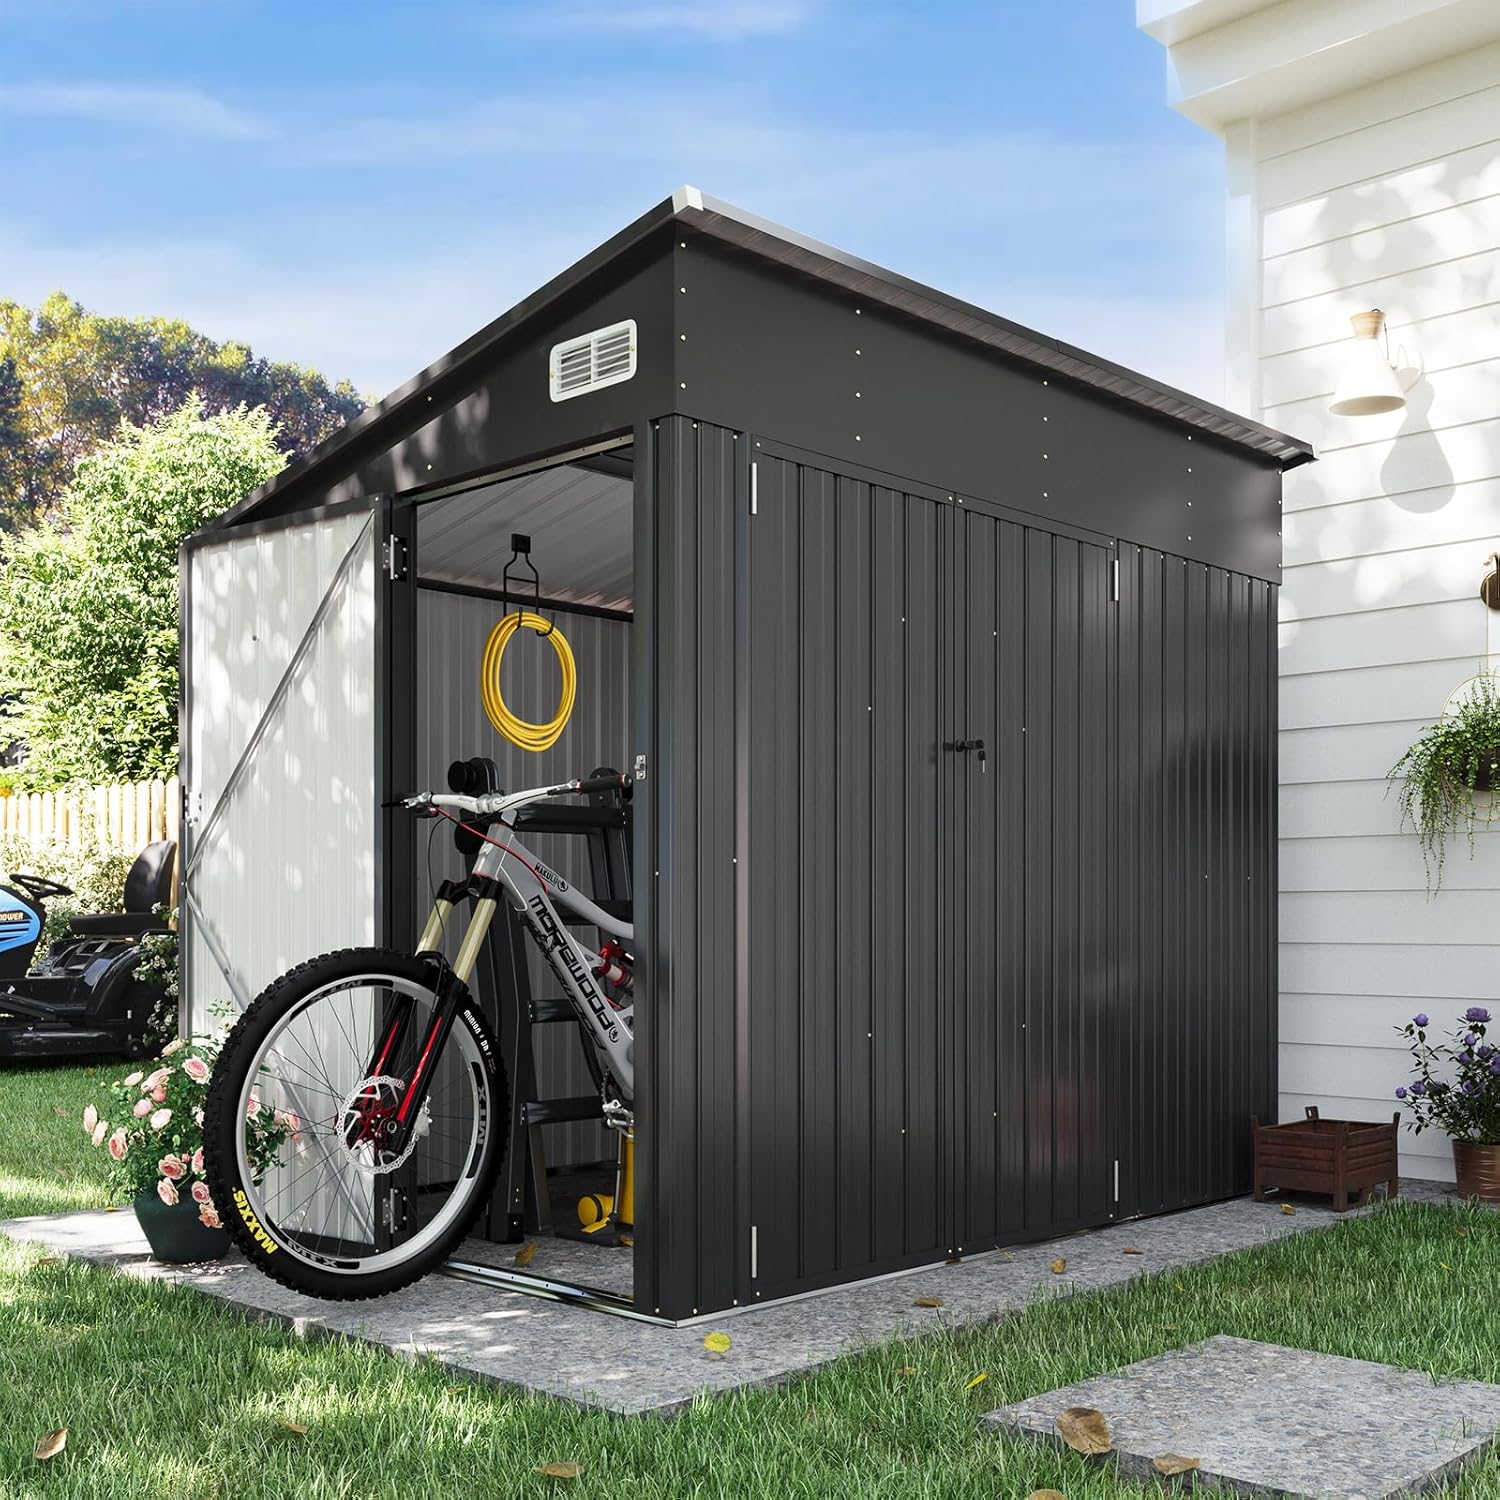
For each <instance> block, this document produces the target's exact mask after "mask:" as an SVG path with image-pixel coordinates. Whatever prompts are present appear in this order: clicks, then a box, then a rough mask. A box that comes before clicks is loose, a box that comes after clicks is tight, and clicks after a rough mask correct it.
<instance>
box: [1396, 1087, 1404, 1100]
mask: <svg viewBox="0 0 1500 1500" xmlns="http://www.w3.org/2000/svg"><path fill="white" fill-rule="evenodd" d="M1396 1097H1397V1098H1398V1099H1404V1098H1406V1090H1405V1089H1404V1088H1400V1089H1397V1090H1396Z"/></svg>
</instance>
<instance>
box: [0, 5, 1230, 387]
mask: <svg viewBox="0 0 1500 1500" xmlns="http://www.w3.org/2000/svg"><path fill="white" fill-rule="evenodd" d="M1133 12H1134V5H1133V3H1132V0H1029V3H1025V4H1020V3H1015V0H991V3H988V4H979V3H963V0H928V3H920V0H910V3H904V4H898V3H894V0H891V3H883V0H865V3H855V0H717V3H689V0H555V3H551V4H540V3H538V4H519V3H514V4H513V3H500V0H491V3H479V0H316V3H309V0H293V3H284V0H211V3H204V0H190V3H187V0H45V3H41V0H0V160H3V161H4V163H5V177H6V191H5V211H4V215H3V217H0V296H9V297H14V298H17V299H19V300H21V301H24V302H28V303H33V302H35V301H36V300H37V299H38V298H40V297H41V296H43V295H44V294H45V293H46V292H47V291H49V290H51V289H54V288H62V289H64V290H66V291H67V292H68V293H70V294H71V295H72V296H74V297H77V298H78V299H79V300H81V301H83V302H85V303H86V304H87V305H89V306H91V307H96V308H98V309H100V310H101V311H107V312H119V313H132V314H139V313H161V314H171V315H175V316H180V317H184V318H187V319H189V320H190V321H192V322H193V323H194V324H196V325H197V326H199V327H201V328H202V329H204V330H205V331H206V332H208V333H210V334H212V335H214V336H215V337H219V338H224V337H239V338H243V339H247V340H248V341H249V342H250V343H251V344H253V345H254V347H255V348H256V350H257V352H260V353H264V354H268V355H273V356H275V357H278V358H284V359H295V360H298V361H300V362H302V363H306V364H313V365H316V366H318V367H319V368H320V369H322V370H323V371H324V372H325V373H326V374H328V375H330V376H343V375H348V376H350V377H351V378H352V379H354V380H355V382H356V383H357V384H358V385H359V386H360V388H361V389H363V390H365V391H366V392H368V393H371V394H380V393H383V392H384V391H385V390H387V389H388V388H389V387H391V386H392V385H394V384H396V383H398V382H399V381H401V380H403V379H405V378H406V377H407V376H409V375H411V374H413V373H414V372H415V371H416V370H417V369H419V368H420V367H421V366H422V365H424V364H426V363H428V362H429V361H430V360H431V359H433V358H434V357H436V356H437V355H439V354H441V353H442V352H443V351H444V350H446V349H448V348H450V347H451V346H452V345H453V344H455V343H457V342H458V341H459V340H460V339H461V338H463V337H464V336H466V335H467V334H469V333H470V332H472V331H473V330H474V329H475V328H477V327H479V326H480V325H481V324H483V323H485V322H487V321H488V320H489V319H490V318H492V317H494V316H495V315H496V314H497V313H499V312H501V311H503V310H504V309H505V308H506V307H508V306H509V305H510V304H511V303H513V302H515V301H517V300H518V299H519V298H520V297H522V296H524V295H525V294H526V293H527V292H529V291H531V290H533V289H534V288H535V287H536V286H538V285H540V284H541V283H542V282H543V281H545V280H547V279H548V278H549V277H550V276H552V275H553V274H555V273H556V272H557V271H558V270H560V269H562V268H563V267H564V266H566V265H567V264H568V263H569V262H571V261H572V260H574V259H576V258H577V257H578V256H579V255H581V254H583V253H584V252H585V251H587V250H589V249H590V248H592V247H593V246H594V245H595V244H597V243H598V242H599V241H600V240H602V239H604V238H606V237H607V236H608V235H609V234H611V233H613V232H614V230H616V229H618V228H619V227H621V226H622V225H623V224H624V223H626V222H627V221H628V220H630V219H632V218H634V217H635V216H636V215H637V214H639V213H640V212H642V211H643V210H644V209H645V208H646V207H648V206H649V205H650V204H652V203H655V202H656V201H658V200H659V199H661V198H663V197H665V196H666V195H667V193H668V192H670V191H671V189H672V188H674V187H676V186H677V185H679V184H681V183H684V182H690V183H693V184H695V185H696V186H698V187H701V188H702V189H703V190H704V191H706V192H709V193H712V194H714V195H716V196H718V197H721V198H727V199H729V200H730V201H732V202H735V203H739V204H741V205H742V206H743V207H746V208H748V209H751V210H753V211H754V212H756V213H760V214H763V215H765V216H767V217H769V218H772V219H777V220H780V221H782V222H783V223H786V224H789V225H791V226H792V227H794V228H796V229H798V230H801V231H802V232H804V233H806V234H811V235H815V236H817V237H819V238H821V239H825V240H829V241H831V242H833V243H834V244H837V245H839V246H841V247H843V248H845V249H848V250H851V251H854V252H855V253H857V254H860V255H863V256H865V257H867V258H869V259H871V260H875V261H878V262H881V263H883V264H885V265H888V266H890V267H892V268H893V269H895V270H898V271H901V272H903V273H904V274H906V275H909V276H913V277H916V278H918V279H920V280H924V281H928V282H931V283H933V284H935V285H937V286H940V287H942V288H944V289H945V290H947V291H950V292H954V293H956V294H958V295H960V296H964V297H967V298H969V299H971V300H973V301H975V302H979V303H981V304H983V305H985V306H988V307H992V308H994V309H995V310H997V311H999V312H1002V313H1004V314H1006V315H1007V316H1009V317H1013V318H1015V319H1017V320H1019V321H1021V322H1024V323H1029V324H1032V325H1033V326H1035V327H1038V328H1040V329H1042V330H1043V331H1045V332H1047V333H1051V334H1055V335H1057V336H1059V337H1062V338H1066V339H1069V340H1071V341H1073V342H1075V343H1080V344H1083V345H1085V346H1086V347H1089V348H1092V349H1095V350H1097V351H1098V352H1100V353H1103V354H1106V355H1108V356H1111V357H1113V358H1115V359H1119V360H1121V361H1123V362H1125V363H1127V364H1131V365H1134V366H1136V367H1138V368H1141V369H1145V370H1147V371H1148V372H1150V373H1152V374H1155V375H1158V376H1160V377H1162V378H1164V379H1166V380H1169V381H1172V382H1173V383H1175V384H1180V385H1185V386H1188V387H1190V388H1192V389H1194V390H1196V391H1198V392H1200V393H1201V394H1203V395H1205V396H1208V397H1211V398H1217V397H1218V396H1219V395H1220V392H1221V379H1220V369H1219V365H1220V351H1221V348H1222V333H1221V325H1222V318H1221V312H1220V305H1221V304H1220V296H1221V286H1222V261H1223V252H1222V223H1223V219H1222V207H1221V205H1222V196H1221V185H1220V183H1221V169H1220V148H1219V145H1218V143H1217V142H1216V141H1214V140H1213V139H1212V138H1211V137H1209V136H1208V135H1206V134H1205V133H1204V132H1202V131H1200V130H1198V129H1197V128H1196V127H1194V126H1192V125H1190V124H1188V123H1187V122H1186V121H1183V120H1181V119H1179V118H1178V117H1177V116H1175V115H1174V114H1173V113H1172V112H1171V111H1170V110H1169V109H1168V108H1167V106H1166V104H1165V102H1164V96H1165V87H1164V62H1163V54H1162V51H1161V49H1160V48H1159V47H1158V46H1157V45H1156V44H1155V43H1154V42H1152V41H1150V40H1149V39H1147V38H1145V37H1143V36H1141V35H1140V34H1139V33H1137V32H1136V30H1135V27H1134V15H1133Z"/></svg>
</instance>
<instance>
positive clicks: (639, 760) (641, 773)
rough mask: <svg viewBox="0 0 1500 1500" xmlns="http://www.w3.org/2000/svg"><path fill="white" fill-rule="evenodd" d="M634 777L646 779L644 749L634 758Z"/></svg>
mask: <svg viewBox="0 0 1500 1500" xmlns="http://www.w3.org/2000/svg"><path fill="white" fill-rule="evenodd" d="M635 779H636V780H637V781H644V780H645V779H646V752H645V751H644V750H642V751H641V753H640V754H639V755H637V756H636V758H635Z"/></svg>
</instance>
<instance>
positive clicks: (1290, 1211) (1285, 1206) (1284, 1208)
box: [1281, 1203, 1297, 1214]
mask: <svg viewBox="0 0 1500 1500" xmlns="http://www.w3.org/2000/svg"><path fill="white" fill-rule="evenodd" d="M1281 1211H1282V1213H1284V1214H1294V1213H1296V1212H1297V1210H1296V1209H1295V1208H1293V1207H1292V1205H1291V1204H1290V1203H1283V1204H1282V1205H1281Z"/></svg>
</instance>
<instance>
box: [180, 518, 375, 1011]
mask: <svg viewBox="0 0 1500 1500" xmlns="http://www.w3.org/2000/svg"><path fill="white" fill-rule="evenodd" d="M378 531H379V525H378V511H373V510H368V509H364V508H360V509H356V510H352V511H346V512H344V513H342V514H334V515H331V516H330V515H324V516H320V517H319V518H317V519H316V520H309V521H303V522H297V523H295V524H290V525H286V526H282V527H278V528H275V529H271V530H263V531H250V530H244V531H239V530H234V529H230V530H227V531H224V532H221V533H216V534H214V535H213V536H212V537H209V538H205V539H204V540H203V541H201V542H199V543H195V544H194V545H193V546H192V547H191V548H190V549H189V551H188V552H187V554H186V557H185V559H184V585H185V600H184V613H185V617H186V622H187V628H186V632H185V638H184V641H183V702H184V725H183V728H184V734H183V757H184V760H183V782H184V796H185V798H186V802H187V808H186V811H187V817H186V819H185V820H184V830H183V850H182V871H183V880H182V930H183V934H184V943H185V951H184V962H183V973H184V981H185V984H184V989H185V994H184V1008H185V1011H186V1020H187V1021H188V1024H190V1025H192V1026H194V1027H198V1028H202V1027H203V1026H205V1025H206V1024H207V1022H208V1019H209V1009H210V1007H211V1006H213V1005H214V1004H216V1003H220V1004H231V1005H235V1006H239V1007H243V1006H244V1005H246V1004H248V1002H249V1001H250V1000H251V999H253V998H254V997H255V995H256V994H257V993H258V992H259V991H260V990H261V989H262V988H263V987H264V986H265V985H266V984H267V983H268V982H269V981H270V980H271V979H273V978H275V977H276V976H277V975H278V974H280V973H283V972H284V971H285V970H286V969H288V968H290V967H291V966H292V965H293V964H295V963H300V962H301V961H302V960H303V959H305V958H309V957H312V956H313V955H315V954H319V953H327V952H329V951H330V950H331V949H335V948H343V947H348V946H353V945H358V944H366V943H370V942H373V941H374V938H375V915H376V914H375V891H376V847H377V845H376V832H377V830H376V818H377V816H378V813H377V807H378V803H379V801H380V795H379V793H378V792H377V788H376V781H375V774H376V753H375V752H376V744H375V715H376V688H377V681H378V677H379V672H378V662H377V632H376V619H377V597H376V590H377V587H378V580H379V579H380V578H381V576H382V575H381V572H380V570H379V569H378V567H377V566H376V558H377V555H378V552H379V543H380V537H379V536H378V534H377V533H378Z"/></svg>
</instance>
